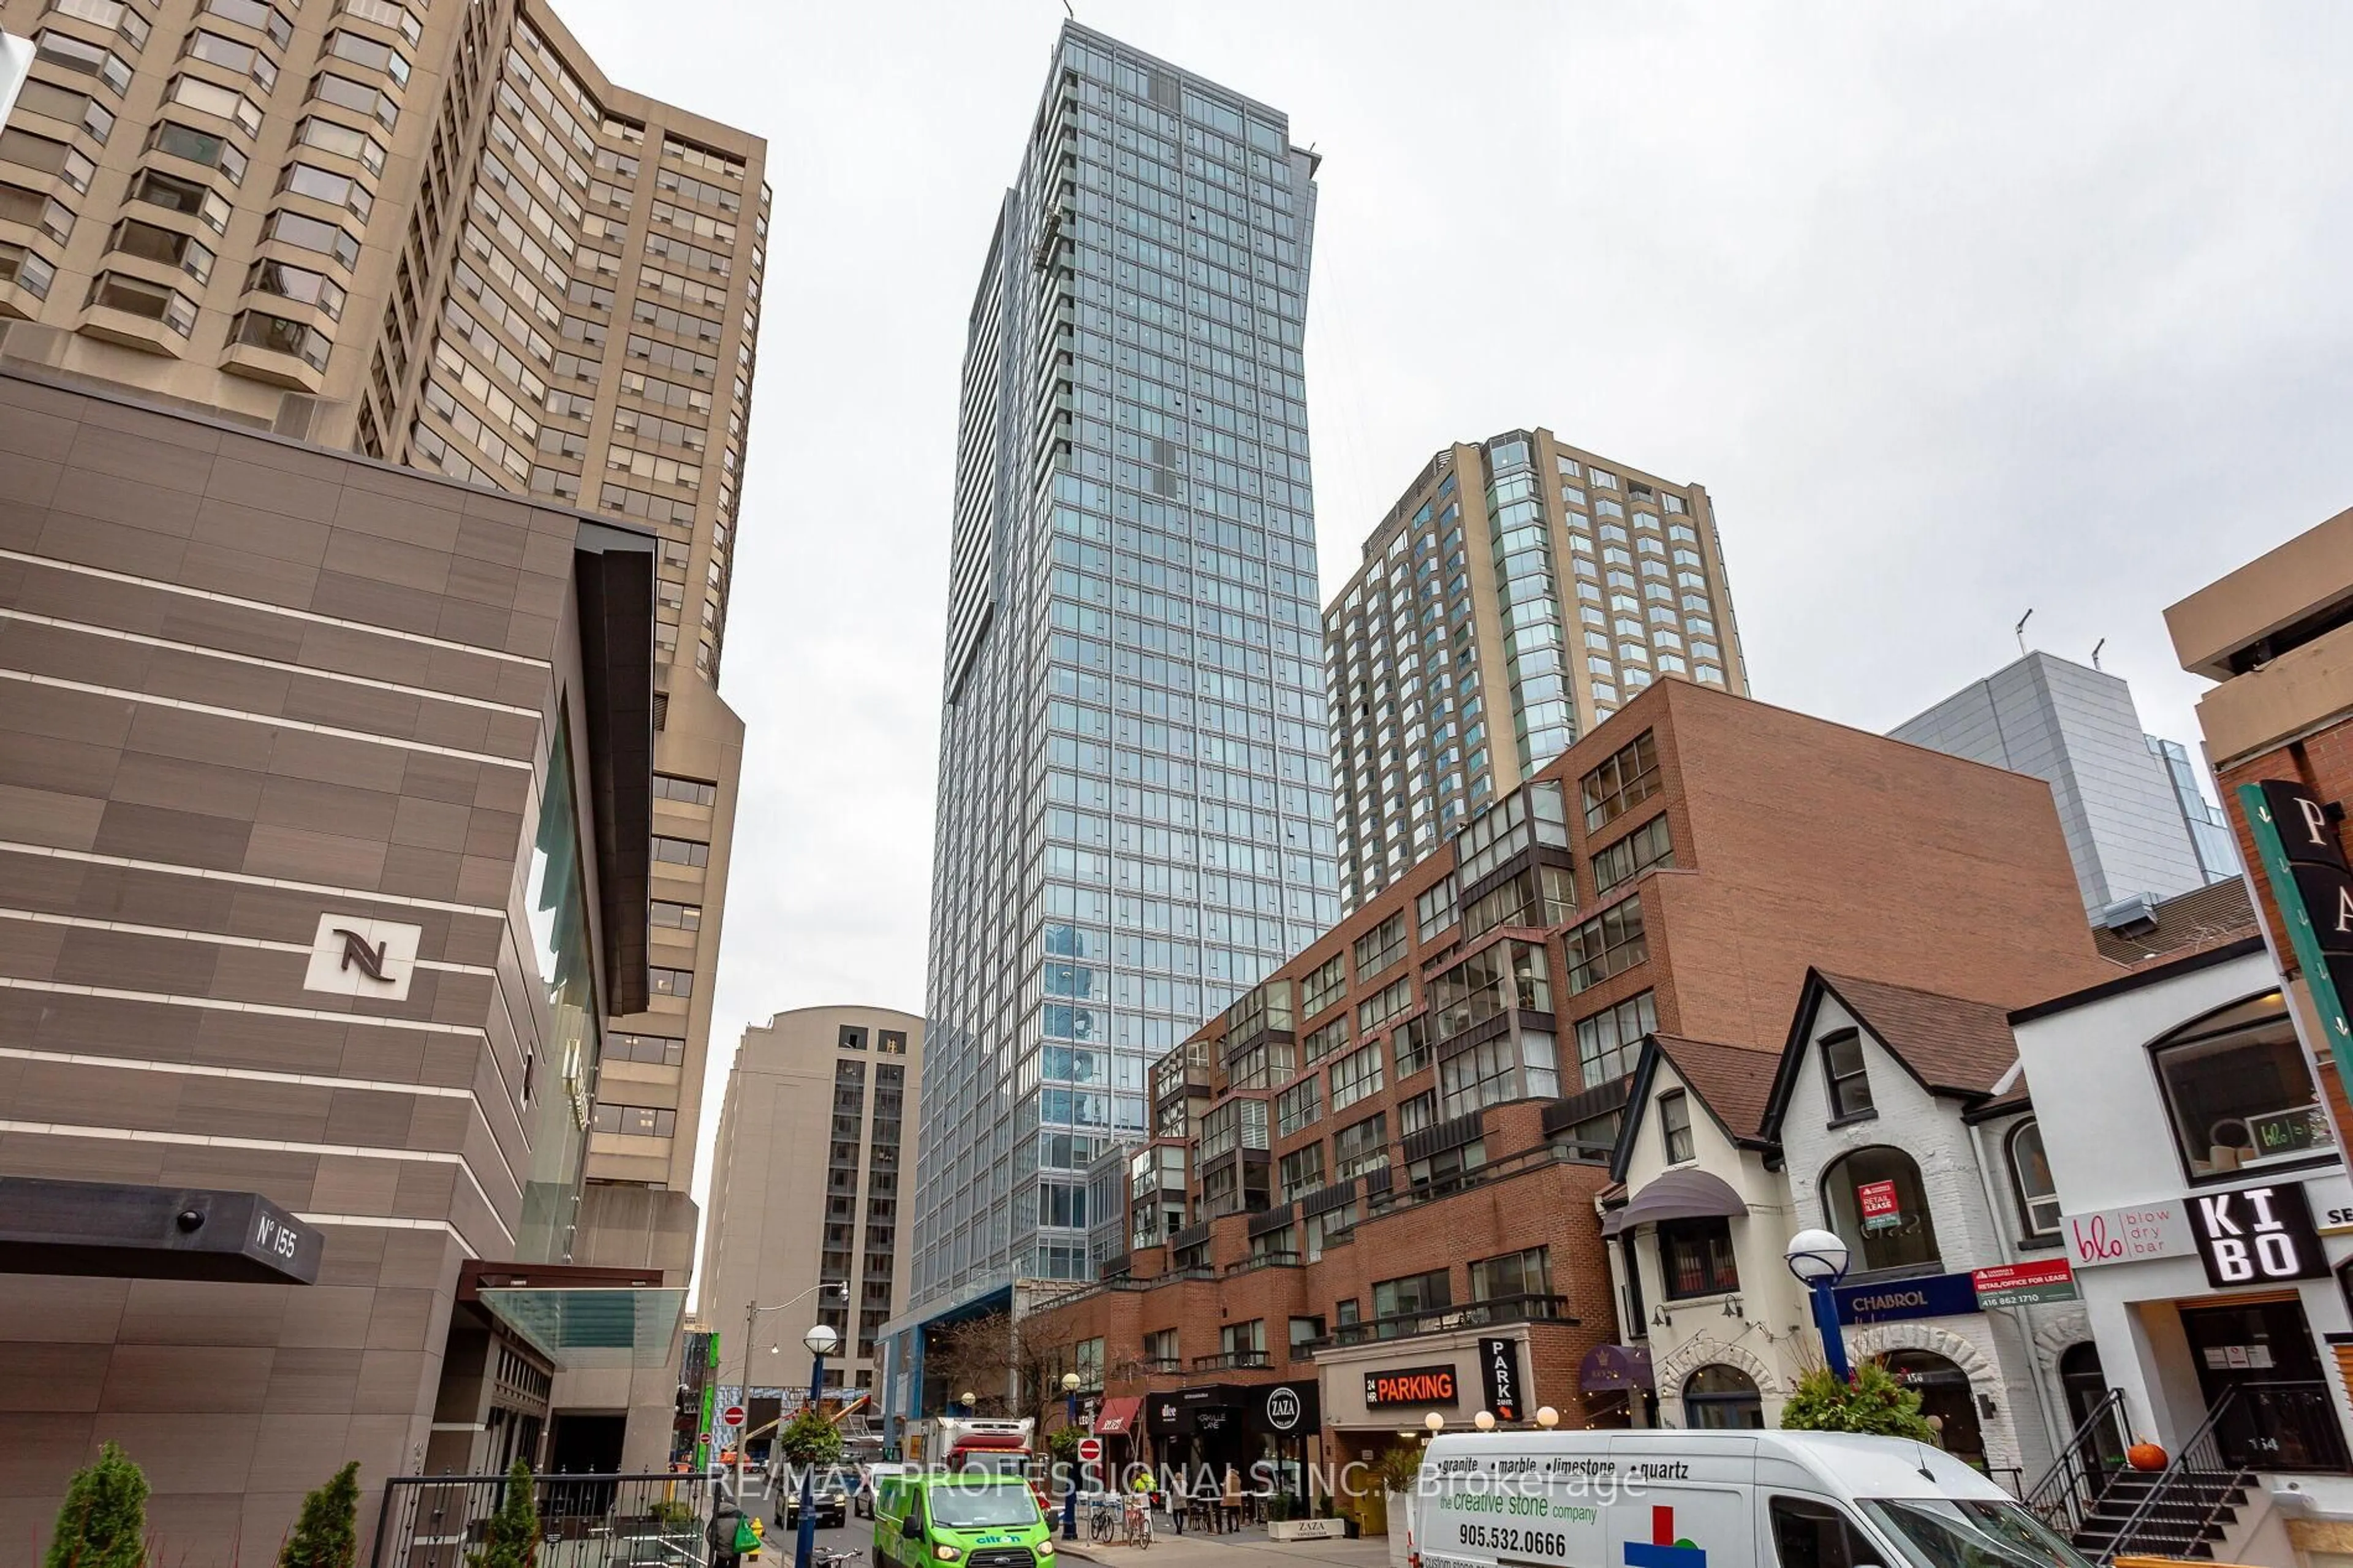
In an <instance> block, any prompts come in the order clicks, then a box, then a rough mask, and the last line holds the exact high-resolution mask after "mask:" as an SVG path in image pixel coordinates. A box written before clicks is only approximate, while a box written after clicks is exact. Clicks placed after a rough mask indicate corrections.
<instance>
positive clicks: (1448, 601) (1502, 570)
mask: <svg viewBox="0 0 2353 1568" xmlns="http://www.w3.org/2000/svg"><path fill="white" fill-rule="evenodd" d="M1669 676H1674V677H1680V678H1682V679H1689V680H1696V681H1700V682H1702V683H1704V684H1706V685H1711V686H1717V687H1722V688H1724V689H1726V690H1729V691H1732V692H1734V693H1736V694H1737V695H1740V696H1744V697H1745V696H1746V695H1747V693H1748V681H1747V676H1746V670H1745V668H1744V667H1743V665H1742V661H1741V657H1740V634H1739V631H1738V630H1737V628H1736V626H1735V625H1734V622H1733V612H1732V589H1731V584H1729V583H1728V582H1727V581H1726V579H1725V571H1724V553H1723V551H1722V549H1721V547H1720V545H1719V543H1718V541H1717V538H1716V530H1715V508H1714V506H1713V505H1712V504H1711V503H1710V502H1709V500H1708V495H1707V491H1706V490H1705V489H1704V488H1703V487H1701V486H1699V485H1694V484H1678V483H1675V482H1674V481H1672V480H1669V479H1661V478H1659V477H1658V476H1657V475H1655V474H1648V473H1644V472H1642V471H1641V469H1638V468H1629V467H1628V466H1627V465H1625V464H1623V463H1620V462H1618V461H1617V460H1615V459H1614V458H1602V457H1597V456H1596V455H1594V454H1593V453H1591V452H1588V451H1586V450H1584V449H1583V448H1581V447H1570V446H1567V445H1565V444H1563V443H1562V442H1561V441H1559V440H1558V439H1556V437H1554V435H1553V433H1552V432H1551V431H1549V430H1546V429H1541V428H1539V429H1535V430H1513V431H1507V432H1505V433H1504V434H1503V435H1500V436H1497V437H1494V438H1493V439H1492V440H1489V441H1486V442H1482V443H1479V444H1475V445H1474V444H1471V443H1465V442H1457V443H1456V444H1454V445H1453V446H1451V447H1447V448H1446V449H1444V450H1443V451H1440V453H1438V454H1437V456H1435V457H1433V458H1430V462H1429V463H1428V464H1427V465H1426V466H1424V468H1422V470H1421V472H1420V473H1419V475H1418V476H1416V477H1415V479H1414V481H1413V483H1412V484H1410V485H1409V486H1407V487H1406V491H1405V494H1404V495H1403V496H1402V497H1401V498H1399V500H1398V502H1397V504H1396V505H1395V506H1393V507H1391V508H1390V509H1389V512H1388V516H1387V517H1386V518H1384V519H1382V521H1381V523H1380V526H1379V527H1377V528H1376V529H1375V530H1374V531H1373V532H1372V535H1371V537H1369V538H1368V539H1366V542H1365V549H1364V559H1363V561H1362V563H1360V564H1359V565H1358V566H1357V568H1356V574H1355V575H1354V576H1352V577H1350V578H1349V579H1348V581H1347V584H1346V585H1345V587H1343V588H1342V589H1341V590H1340V591H1339V594H1338V595H1337V596H1336V597H1335V598H1334V599H1333V601H1332V602H1331V604H1330V605H1327V606H1326V607H1325V609H1324V677H1325V694H1326V697H1327V700H1328V701H1329V704H1330V708H1331V724H1332V795H1333V814H1334V817H1335V825H1336V826H1337V828H1338V834H1339V856H1340V901H1341V904H1342V906H1343V907H1344V908H1345V909H1348V910H1355V909H1357V908H1359V907H1361V906H1362V905H1363V904H1364V903H1365V901H1366V900H1368V899H1370V898H1371V897H1372V896H1373V895H1374V894H1376V893H1377V892H1379V891H1380V890H1381V889H1384V888H1386V887H1388V885H1389V884H1390V883H1391V882H1393V881H1395V880H1396V879H1398V876H1399V875H1400V874H1401V873H1402V872H1403V871H1404V870H1405V869H1406V868H1408V867H1409V866H1411V865H1413V864H1414V863H1415V862H1416V861H1418V860H1419V859H1421V858H1423V857H1425V856H1427V855H1428V854H1430V851H1431V850H1433V849H1434V848H1436V847H1437V846H1438V844H1439V843H1440V840H1441V839H1443V838H1445V837H1449V836H1451V834H1452V833H1453V832H1454V831H1455V830H1456V829H1457V828H1459V827H1461V826H1462V825H1463V824H1464V823H1465V822H1466V821H1468V820H1469V818H1470V817H1471V816H1475V815H1476V814H1477V813H1478V812H1479V811H1480V810H1481V809H1482V808H1483V807H1485V806H1487V805H1491V804H1492V803H1493V802H1495V801H1497V800H1501V799H1503V798H1504V797H1505V796H1507V795H1510V794H1511V793H1512V792H1513V791H1514V790H1515V789H1517V788H1519V786H1520V784H1521V782H1522V781H1523V780H1525V779H1526V778H1529V777H1531V776H1532V775H1533V774H1534V773H1535V771H1536V770H1537V769H1538V768H1540V767H1542V766H1544V764H1545V763H1548V762H1550V761H1551V760H1552V759H1553V758H1555V757H1556V756H1558V755H1559V754H1560V753H1561V752H1564V751H1567V749H1568V747H1569V745H1570V743H1571V742H1574V741H1575V740H1576V739H1577V737H1578V736H1580V735H1583V734H1586V733H1587V732H1588V731H1591V730H1592V728H1593V727H1594V726H1595V725H1596V724H1598V723H1599V722H1600V721H1602V720H1604V719H1607V718H1608V717H1609V715H1611V714H1612V713H1615V712H1616V711H1617V710H1619V708H1620V706H1622V705H1623V704H1624V703H1626V702H1627V701H1628V700H1630V699H1631V698H1632V697H1633V696H1634V694H1635V693H1636V692H1638V691H1640V690H1641V689H1642V688H1644V687H1646V686H1648V685H1649V684H1651V681H1653V680H1656V679H1662V678H1663V677H1669Z"/></svg>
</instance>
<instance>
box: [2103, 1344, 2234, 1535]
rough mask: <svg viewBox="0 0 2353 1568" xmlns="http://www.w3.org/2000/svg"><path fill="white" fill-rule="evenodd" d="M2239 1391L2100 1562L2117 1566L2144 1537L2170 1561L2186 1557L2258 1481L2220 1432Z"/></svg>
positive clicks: (2193, 1439) (2224, 1400)
mask: <svg viewBox="0 0 2353 1568" xmlns="http://www.w3.org/2000/svg"><path fill="white" fill-rule="evenodd" d="M2239 1393H2240V1390H2239V1389H2238V1388H2237V1387H2232V1388H2227V1389H2225V1390H2223V1391H2222V1397H2221V1398H2220V1399H2218V1400H2216V1401H2215V1402H2214V1406H2213V1408H2212V1409H2211V1410H2209V1411H2207V1412H2206V1419H2205V1420H2203V1421H2201V1422H2200V1423H2199V1424H2198V1430H2197V1431H2195V1432H2192V1433H2191V1434H2190V1435H2189V1441H2188V1442H2186V1443H2184V1444H2182V1445H2181V1447H2180V1450H2179V1452H2177V1453H2176V1454H2175V1455H2174V1456H2173V1462H2172V1463H2171V1464H2168V1465H2167V1466H2166V1467H2165V1469H2164V1470H2163V1471H2162V1472H2161V1473H2160V1474H2159V1475H2158V1478H2157V1480H2156V1482H2155V1483H2154V1484H2153V1485H2151V1486H2150V1488H2149V1489H2148V1491H2147V1494H2145V1495H2144V1496H2143V1497H2142V1498H2141V1500H2140V1506H2139V1507H2137V1508H2136V1509H2134V1510H2132V1512H2131V1514H2130V1515H2129V1516H2127V1517H2126V1520H2125V1521H2124V1523H2123V1524H2122V1525H2121V1526H2120V1527H2118V1529H2117V1531H2116V1534H2115V1535H2113V1536H2111V1537H2110V1538H2109V1539H2108V1542H2107V1543H2106V1544H2105V1546H2103V1547H2102V1548H2101V1549H2100V1561H2101V1562H2103V1563H2113V1562H2115V1561H2116V1559H2117V1558H2118V1557H2121V1556H2123V1555H2124V1554H2125V1553H2126V1552H2130V1551H2132V1550H2133V1546H2134V1543H2135V1542H2137V1541H2140V1540H2142V1539H2143V1538H2144V1537H2146V1538H2147V1539H2148V1540H2149V1542H2150V1545H2149V1547H2148V1550H2149V1551H2150V1552H2153V1553H2154V1554H2156V1555H2158V1556H2165V1557H2186V1556H2188V1555H2189V1553H2190V1552H2191V1550H2193V1549H2194V1547H2195V1546H2196V1544H2197V1543H2198V1542H2200V1541H2202V1540H2204V1539H2205V1536H2206V1531H2208V1530H2209V1529H2211V1527H2212V1526H2213V1523H2214V1521H2215V1520H2216V1519H2217V1518H2218V1517H2220V1515H2221V1511H2222V1510H2223V1509H2224V1508H2226V1507H2228V1506H2230V1500H2231V1499H2232V1495H2233V1494H2234V1493H2235V1492H2237V1491H2238V1490H2239V1489H2241V1488H2243V1487H2244V1486H2246V1485H2247V1484H2248V1483H2249V1482H2250V1481H2251V1480H2253V1472H2252V1471H2250V1470H2248V1469H2247V1468H2245V1467H2244V1466H2242V1465H2241V1464H2238V1463H2235V1462H2233V1461H2232V1460H2230V1459H2228V1458H2224V1457H2223V1453H2222V1446H2221V1443H2220V1442H2219V1441H2217V1440H2216V1431H2217V1429H2218V1428H2219V1427H2220V1426H2221V1424H2222V1422H2223V1420H2224V1419H2225V1418H2226V1417H2227V1416H2228V1415H2230V1413H2231V1411H2232V1408H2233V1407H2234V1406H2235V1405H2237V1404H2238V1398H2239Z"/></svg>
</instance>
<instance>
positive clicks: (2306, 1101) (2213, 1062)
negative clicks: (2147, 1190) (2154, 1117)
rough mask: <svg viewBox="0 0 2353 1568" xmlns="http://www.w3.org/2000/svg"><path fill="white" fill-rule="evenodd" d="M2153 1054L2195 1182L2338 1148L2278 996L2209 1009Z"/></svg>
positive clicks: (2185, 1161) (2176, 1138)
mask: <svg viewBox="0 0 2353 1568" xmlns="http://www.w3.org/2000/svg"><path fill="white" fill-rule="evenodd" d="M2153 1054H2154V1057H2155V1059H2156V1063H2157V1076H2158V1081H2159V1082H2160V1083H2161V1084H2163V1085H2164V1089H2165V1100H2166V1105H2167V1108H2168V1110H2169V1112H2170V1113H2171V1118H2172V1121H2173V1137H2174V1142H2175V1143H2176V1145H2178V1146H2179V1149H2180V1151H2181V1163H2182V1164H2183V1165H2184V1166H2185V1167H2186V1168H2187V1169H2188V1171H2189V1175H2190V1179H2191V1180H2193V1181H2201V1180H2205V1179H2207V1178H2210V1177H2219V1176H2228V1175H2231V1174H2232V1173H2235V1172H2239V1171H2246V1170H2254V1169H2260V1168H2262V1167H2264V1166H2267V1165H2275V1164H2283V1163H2290V1162H2293V1161H2297V1160H2304V1159H2309V1158H2311V1157H2313V1156H2315V1155H2317V1154H2322V1153H2325V1152H2327V1151H2329V1150H2330V1149H2332V1148H2334V1147H2335V1146H2336V1142H2337V1141H2336V1138H2335V1137H2334V1135H2333V1134H2331V1132H2330V1131H2329V1128H2328V1118H2327V1112H2326V1111H2324V1110H2322V1108H2321V1105H2320V1097H2319V1096H2318V1094H2317V1093H2316V1092H2315V1090H2314V1089H2313V1083H2312V1074H2311V1072H2310V1071H2309V1070H2308V1069H2307V1068H2306V1065H2305V1059H2304V1048H2303V1047H2301V1046H2300V1045H2298V1044H2297V1043H2296V1038H2295V1026H2294V1025H2293V1024H2291V1023H2290V1022H2289V1020H2288V1016H2287V1010H2286V1007H2285V1005H2284V1004H2283V1002H2282V1001H2281V998H2280V994H2279V993H2278V992H2276V991H2274V992H2272V993H2271V994H2268V995H2265V996H2259V997H2257V998H2255V999H2254V1000H2253V1001H2249V1002H2242V1003H2240V1004H2238V1005H2236V1006H2232V1007H2228V1008H2225V1009H2223V1010H2222V1011H2221V1012H2220V1013H2215V1014H2211V1015H2209V1016H2206V1017H2204V1018H2201V1019H2200V1020H2198V1021H2197V1022H2196V1023H2194V1024H2191V1025H2189V1026H2188V1027H2186V1028H2184V1029H2182V1030H2181V1031H2180V1032H2179V1034H2177V1035H2175V1036H2174V1037H2172V1038H2170V1039H2168V1040H2165V1041H2162V1042H2160V1043H2159V1044H2158V1046H2157V1047H2156V1048H2155V1051H2154V1053H2153Z"/></svg>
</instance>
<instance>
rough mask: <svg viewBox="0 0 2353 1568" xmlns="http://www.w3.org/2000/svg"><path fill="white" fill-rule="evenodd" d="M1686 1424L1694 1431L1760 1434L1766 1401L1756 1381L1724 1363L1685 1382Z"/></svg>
mask: <svg viewBox="0 0 2353 1568" xmlns="http://www.w3.org/2000/svg"><path fill="white" fill-rule="evenodd" d="M1683 1425H1684V1426H1688V1427H1690V1428H1691V1429H1692V1430H1693V1431H1694V1432H1727V1431H1742V1432H1755V1431H1761V1430H1763V1429H1764V1426H1765V1400H1764V1396H1763V1395H1762V1394H1758V1393H1757V1380H1756V1379H1755V1378H1752V1377H1750V1376H1749V1375H1748V1374H1747V1373H1745V1372H1743V1371H1741V1370H1740V1369H1739V1368H1738V1367H1736V1366H1726V1365H1725V1364H1724V1363H1722V1362H1715V1363H1710V1364H1709V1365H1706V1366H1704V1367H1701V1368H1700V1369H1699V1370H1698V1371H1697V1372H1694V1373H1692V1374H1691V1376H1689V1377H1687V1378H1685V1379H1684V1380H1683Z"/></svg>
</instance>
